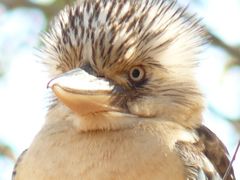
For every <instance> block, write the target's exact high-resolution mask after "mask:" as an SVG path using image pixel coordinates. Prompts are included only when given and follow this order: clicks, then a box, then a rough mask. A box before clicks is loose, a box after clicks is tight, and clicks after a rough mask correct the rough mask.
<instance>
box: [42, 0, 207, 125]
mask: <svg viewBox="0 0 240 180" xmlns="http://www.w3.org/2000/svg"><path fill="white" fill-rule="evenodd" d="M185 10H186V9H184V8H180V7H178V5H176V4H175V1H174V2H172V1H167V0H150V1H149V0H142V1H138V0H124V1H122V0H97V1H95V0H83V1H79V2H77V3H75V5H73V6H71V7H66V8H65V9H64V10H63V11H61V12H60V14H59V15H58V16H57V17H56V18H55V20H54V21H53V23H52V24H51V28H50V30H49V32H48V33H46V34H45V35H44V37H43V43H44V47H43V49H42V50H43V59H44V63H45V64H46V65H47V68H48V71H49V73H50V76H51V77H52V78H53V79H52V80H51V81H50V82H49V84H48V86H49V87H51V88H52V90H53V92H54V93H55V95H56V97H57V98H58V99H59V101H56V102H55V104H54V106H52V108H50V109H49V114H51V113H53V112H54V113H53V114H54V115H55V119H56V118H59V119H61V118H64V117H65V118H69V119H72V120H73V121H76V122H78V126H79V128H80V129H81V130H91V129H117V128H121V127H126V126H127V127H128V126H130V124H131V123H133V122H136V121H140V120H142V119H150V118H151V119H154V120H169V121H175V122H177V123H179V124H182V125H183V126H185V127H194V126H197V125H198V124H199V123H200V119H201V112H202V108H203V102H202V95H201V93H200V92H199V89H198V87H197V85H196V82H195V79H194V67H195V65H196V64H197V58H198V54H199V52H200V51H201V45H202V44H203V42H204V40H203V38H202V37H203V34H204V33H203V30H202V27H201V26H200V25H199V23H198V19H196V18H195V17H194V16H190V15H188V14H187V13H186V12H185ZM51 117H52V116H51Z"/></svg>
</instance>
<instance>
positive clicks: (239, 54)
mask: <svg viewBox="0 0 240 180" xmlns="http://www.w3.org/2000/svg"><path fill="white" fill-rule="evenodd" d="M207 32H208V35H209V36H210V40H211V42H212V44H213V45H215V46H218V47H220V48H222V49H223V50H225V51H226V52H227V53H229V54H230V55H232V56H233V57H234V58H235V59H236V61H237V62H238V64H239V65H240V50H239V49H238V48H236V47H233V46H230V45H228V44H227V43H226V42H224V41H223V40H221V39H220V38H219V37H217V36H216V35H215V34H213V33H211V32H210V31H209V30H207Z"/></svg>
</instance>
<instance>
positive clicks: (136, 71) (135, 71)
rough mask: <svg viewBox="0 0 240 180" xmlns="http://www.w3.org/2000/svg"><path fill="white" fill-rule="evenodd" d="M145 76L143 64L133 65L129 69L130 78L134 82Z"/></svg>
mask: <svg viewBox="0 0 240 180" xmlns="http://www.w3.org/2000/svg"><path fill="white" fill-rule="evenodd" d="M144 77H145V70H144V69H143V67H141V66H135V67H132V68H131V69H130V71H129V78H130V79H131V80H132V81H134V82H139V81H141V80H143V79H144Z"/></svg>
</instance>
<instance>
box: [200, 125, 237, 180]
mask: <svg viewBox="0 0 240 180" xmlns="http://www.w3.org/2000/svg"><path fill="white" fill-rule="evenodd" d="M197 132H198V134H199V138H200V141H201V142H203V144H204V146H205V148H204V150H203V153H204V154H205V155H206V157H207V158H208V159H209V160H210V161H211V162H212V164H213V165H214V167H215V168H216V169H217V171H218V173H219V175H220V176H221V177H223V176H224V174H225V172H226V170H227V168H228V166H229V164H230V161H229V159H228V155H229V154H228V151H227V148H226V147H225V146H224V144H223V143H222V142H221V140H220V139H219V138H218V137H217V136H216V134H214V133H213V132H212V131H211V130H210V129H208V128H207V127H206V126H201V127H199V128H198V129H197ZM235 179H236V178H235V175H234V171H233V167H231V170H230V173H229V175H228V177H227V179H226V180H235Z"/></svg>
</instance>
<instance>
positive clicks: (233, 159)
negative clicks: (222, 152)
mask: <svg viewBox="0 0 240 180" xmlns="http://www.w3.org/2000/svg"><path fill="white" fill-rule="evenodd" d="M239 147H240V140H239V141H238V145H237V148H236V150H235V152H234V154H233V157H232V160H231V162H230V164H229V166H228V168H227V170H226V172H225V174H224V176H223V180H227V177H228V175H229V172H230V170H231V168H232V164H233V162H234V161H235V159H236V157H237V153H238V149H239Z"/></svg>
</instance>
